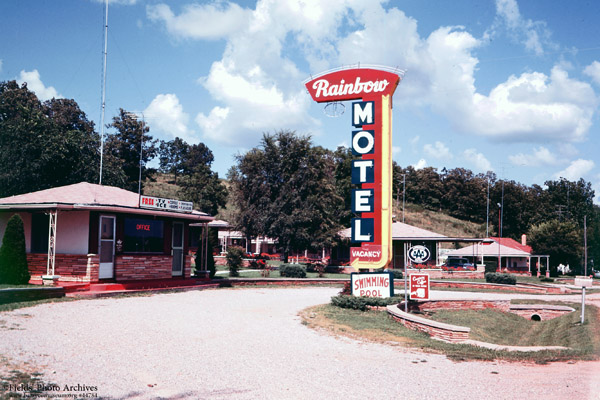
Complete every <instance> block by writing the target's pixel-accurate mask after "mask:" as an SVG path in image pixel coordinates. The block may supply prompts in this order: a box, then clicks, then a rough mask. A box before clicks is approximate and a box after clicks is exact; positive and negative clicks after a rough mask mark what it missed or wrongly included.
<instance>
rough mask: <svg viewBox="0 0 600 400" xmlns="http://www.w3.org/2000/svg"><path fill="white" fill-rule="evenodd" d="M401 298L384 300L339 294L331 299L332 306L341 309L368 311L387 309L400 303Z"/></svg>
mask: <svg viewBox="0 0 600 400" xmlns="http://www.w3.org/2000/svg"><path fill="white" fill-rule="evenodd" d="M400 301H401V300H400V298H399V297H388V298H385V299H382V298H380V297H357V296H352V295H350V296H348V295H344V294H338V295H337V296H334V297H332V298H331V305H333V306H336V307H340V308H351V309H353V310H360V311H366V310H367V309H368V308H369V307H385V306H388V305H390V304H396V303H399V302H400Z"/></svg>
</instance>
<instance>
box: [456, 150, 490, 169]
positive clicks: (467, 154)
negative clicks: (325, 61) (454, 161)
mask: <svg viewBox="0 0 600 400" xmlns="http://www.w3.org/2000/svg"><path fill="white" fill-rule="evenodd" d="M463 160H464V161H465V162H467V163H469V164H472V165H474V166H475V170H476V171H477V172H483V173H485V172H488V171H493V170H494V169H493V168H492V164H491V163H490V162H489V161H488V159H487V158H485V156H484V155H483V154H482V153H478V152H477V150H475V149H466V150H465V151H463Z"/></svg>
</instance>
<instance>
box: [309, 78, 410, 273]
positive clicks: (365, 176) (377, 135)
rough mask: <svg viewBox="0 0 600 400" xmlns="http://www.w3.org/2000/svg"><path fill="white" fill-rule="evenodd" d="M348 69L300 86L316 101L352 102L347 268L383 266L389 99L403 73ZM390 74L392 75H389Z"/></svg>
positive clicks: (388, 246) (388, 236) (388, 244)
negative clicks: (353, 215) (352, 156)
mask: <svg viewBox="0 0 600 400" xmlns="http://www.w3.org/2000/svg"><path fill="white" fill-rule="evenodd" d="M379 68H380V67H378V68H377V69H375V68H370V67H366V68H352V69H340V70H334V71H328V72H325V73H322V74H320V75H318V76H316V77H312V78H311V79H310V80H309V81H307V82H306V83H305V85H306V88H307V89H308V92H309V93H310V95H311V96H312V98H313V100H315V101H316V102H318V103H335V102H342V101H349V100H355V101H353V102H352V105H351V108H352V121H351V124H352V140H351V143H352V152H353V153H354V154H355V155H359V156H360V157H361V158H360V160H355V161H353V162H352V184H356V185H359V188H358V189H353V190H352V212H355V213H360V218H355V219H353V220H352V224H351V240H352V242H353V243H356V244H358V245H359V246H357V247H351V248H350V264H351V265H352V267H353V268H354V269H356V270H359V271H360V270H363V269H379V268H385V267H387V266H388V265H389V263H390V262H391V261H392V255H393V254H392V95H393V94H394V91H395V90H396V87H397V86H398V84H399V83H400V80H401V76H402V75H403V71H401V70H393V69H387V68H385V67H383V68H384V69H379ZM392 71H394V72H392Z"/></svg>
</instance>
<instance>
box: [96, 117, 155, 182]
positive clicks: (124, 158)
mask: <svg viewBox="0 0 600 400" xmlns="http://www.w3.org/2000/svg"><path fill="white" fill-rule="evenodd" d="M109 127H113V128H115V129H116V133H114V134H111V135H108V137H107V139H106V143H105V146H104V147H105V148H104V152H105V159H106V161H107V163H106V165H105V168H104V169H103V173H104V172H105V171H106V173H107V174H106V179H104V178H103V183H106V184H110V185H114V186H118V187H120V188H123V189H126V190H130V191H132V192H137V191H138V184H141V185H142V188H143V184H144V181H145V180H146V178H148V177H150V176H151V175H152V174H153V173H154V172H155V171H154V170H153V169H149V168H144V165H146V164H147V163H148V161H150V160H152V159H153V158H154V157H155V156H156V152H157V149H156V140H153V139H152V136H150V135H149V134H148V132H149V131H150V128H149V127H148V125H147V124H146V123H145V122H144V121H139V120H138V119H137V117H136V116H135V115H134V114H132V113H130V112H127V111H125V110H123V109H122V108H121V109H119V115H118V116H116V117H113V122H112V123H111V124H110V125H109ZM140 150H141V152H142V154H141V166H140ZM140 168H141V169H142V173H141V175H142V177H141V178H142V179H141V182H140V181H139V176H140ZM120 171H122V173H120Z"/></svg>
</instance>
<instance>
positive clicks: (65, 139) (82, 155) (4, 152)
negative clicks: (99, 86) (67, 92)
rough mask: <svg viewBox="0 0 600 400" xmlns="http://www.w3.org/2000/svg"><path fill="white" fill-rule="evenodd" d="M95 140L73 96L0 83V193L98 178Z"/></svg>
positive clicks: (93, 133)
mask: <svg viewBox="0 0 600 400" xmlns="http://www.w3.org/2000/svg"><path fill="white" fill-rule="evenodd" d="M98 145H99V138H98V135H97V134H96V133H95V132H94V124H93V122H91V121H89V120H88V119H87V116H86V115H85V113H84V112H83V111H81V109H80V108H79V106H78V105H77V103H76V102H75V101H74V100H67V99H52V100H49V101H46V102H44V103H41V102H40V101H39V100H38V98H37V97H36V95H35V94H34V93H33V92H31V91H30V90H29V89H28V88H27V84H23V85H22V86H19V85H18V84H17V83H16V82H15V81H9V82H0V197H5V196H9V195H14V194H20V193H27V192H31V191H36V190H41V189H47V188H50V187H56V186H62V185H68V184H72V183H78V182H82V181H88V182H93V181H96V180H97V177H98V165H99V164H98V163H99V152H98Z"/></svg>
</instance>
